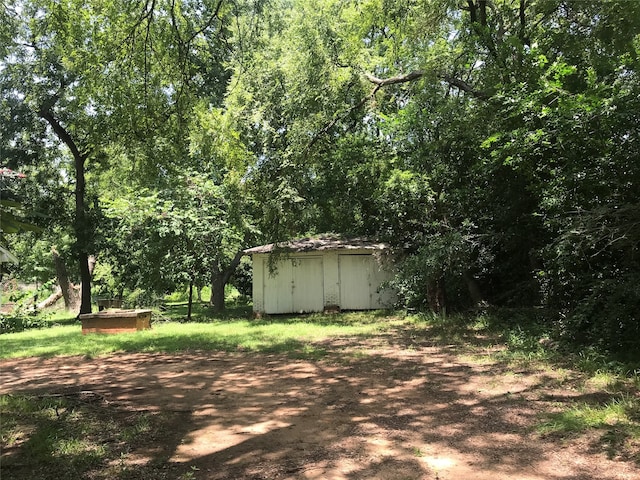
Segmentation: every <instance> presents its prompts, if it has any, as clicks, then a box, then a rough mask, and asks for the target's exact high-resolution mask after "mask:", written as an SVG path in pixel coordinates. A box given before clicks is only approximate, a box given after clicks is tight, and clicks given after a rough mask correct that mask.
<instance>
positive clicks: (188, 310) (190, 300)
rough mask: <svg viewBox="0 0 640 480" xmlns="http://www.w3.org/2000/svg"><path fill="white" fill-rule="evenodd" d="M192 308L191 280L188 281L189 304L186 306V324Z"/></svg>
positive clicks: (189, 318) (189, 319)
mask: <svg viewBox="0 0 640 480" xmlns="http://www.w3.org/2000/svg"><path fill="white" fill-rule="evenodd" d="M192 307H193V280H190V281H189V302H188V304H187V322H190V321H191V311H192Z"/></svg>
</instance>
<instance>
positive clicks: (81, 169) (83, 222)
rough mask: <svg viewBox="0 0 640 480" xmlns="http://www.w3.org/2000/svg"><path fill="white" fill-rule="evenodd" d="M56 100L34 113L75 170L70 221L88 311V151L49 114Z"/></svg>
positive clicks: (84, 308)
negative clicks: (72, 218)
mask: <svg viewBox="0 0 640 480" xmlns="http://www.w3.org/2000/svg"><path fill="white" fill-rule="evenodd" d="M58 100H59V96H57V95H56V96H53V97H52V98H50V99H48V100H47V101H46V102H45V103H44V104H43V105H42V106H41V108H40V110H39V112H38V114H39V115H40V117H41V118H43V119H45V120H46V121H47V122H48V123H49V125H50V126H51V128H52V130H53V131H54V133H55V134H56V136H57V137H58V138H59V139H60V141H62V142H63V143H64V144H65V145H66V146H67V147H68V148H69V151H70V152H71V155H72V156H73V164H74V167H75V174H76V187H75V191H74V194H75V207H76V208H75V214H76V215H75V221H74V222H73V228H74V233H75V235H76V248H77V252H78V253H77V255H78V257H77V258H78V264H79V265H78V266H79V269H80V282H81V294H80V313H81V314H82V313H91V272H90V268H89V254H88V252H87V248H88V246H89V240H90V239H91V225H90V224H89V221H88V219H87V216H86V211H85V210H86V207H85V198H84V197H85V188H86V183H85V176H84V173H85V163H86V161H87V158H88V152H81V151H80V149H79V148H78V145H77V144H76V142H75V141H74V139H73V137H72V136H71V134H70V133H69V132H68V131H67V129H65V128H64V127H63V126H62V124H61V123H60V122H59V121H58V119H57V118H56V117H55V115H54V114H53V111H52V108H53V106H54V105H55V104H56V103H57V101H58Z"/></svg>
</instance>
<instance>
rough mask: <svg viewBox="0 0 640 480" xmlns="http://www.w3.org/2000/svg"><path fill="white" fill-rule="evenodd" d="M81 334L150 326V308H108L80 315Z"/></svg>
mask: <svg viewBox="0 0 640 480" xmlns="http://www.w3.org/2000/svg"><path fill="white" fill-rule="evenodd" d="M80 321H81V322H82V334H83V335H86V334H87V333H127V332H137V331H138V330H147V329H149V328H151V310H110V311H102V312H98V313H84V314H82V315H80Z"/></svg>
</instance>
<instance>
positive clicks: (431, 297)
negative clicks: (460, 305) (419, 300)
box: [427, 275, 447, 313]
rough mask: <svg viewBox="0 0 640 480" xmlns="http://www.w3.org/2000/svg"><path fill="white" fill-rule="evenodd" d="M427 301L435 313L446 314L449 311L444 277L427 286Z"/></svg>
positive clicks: (435, 279)
mask: <svg viewBox="0 0 640 480" xmlns="http://www.w3.org/2000/svg"><path fill="white" fill-rule="evenodd" d="M427 301H428V302H429V308H430V309H431V310H432V311H433V312H434V313H445V312H446V310H447V292H446V289H445V285H444V275H441V276H440V277H438V278H434V279H431V280H430V281H429V283H428V284H427Z"/></svg>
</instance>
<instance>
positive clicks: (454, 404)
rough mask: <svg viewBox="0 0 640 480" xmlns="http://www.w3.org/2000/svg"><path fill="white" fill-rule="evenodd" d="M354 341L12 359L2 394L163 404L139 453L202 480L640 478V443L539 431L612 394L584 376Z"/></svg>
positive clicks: (139, 458) (125, 405)
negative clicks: (297, 350)
mask: <svg viewBox="0 0 640 480" xmlns="http://www.w3.org/2000/svg"><path fill="white" fill-rule="evenodd" d="M344 342H345V343H344V345H342V344H341V343H340V341H339V340H338V341H333V342H332V344H331V345H330V349H331V351H333V352H338V353H336V354H330V355H328V356H327V357H324V358H323V359H321V360H295V359H291V358H288V357H287V356H284V355H268V354H256V353H249V352H236V353H189V354H178V355H165V354H143V353H141V354H118V355H111V356H108V357H103V358H97V359H85V358H79V357H71V358H69V357H67V358H52V359H36V358H27V359H17V360H8V361H3V362H2V363H1V364H0V368H1V369H0V392H1V393H17V392H43V391H44V392H70V391H87V392H93V394H95V395H99V396H100V398H102V399H103V400H102V401H104V402H107V403H108V404H109V406H110V408H114V409H117V410H118V411H136V412H139V411H146V412H150V414H156V413H158V414H160V413H161V412H163V413H164V414H167V415H169V416H168V417H167V418H168V419H170V424H169V425H168V428H167V429H166V433H165V434H163V438H162V439H161V441H157V442H153V443H150V444H147V445H141V446H139V447H137V448H136V449H134V450H133V451H131V452H130V453H129V454H128V455H127V457H126V459H125V461H126V462H129V463H131V464H138V465H139V464H144V463H152V462H165V463H167V464H172V465H188V466H189V468H190V469H191V471H192V472H193V475H191V476H189V478H195V479H207V480H208V479H212V480H213V479H220V480H222V479H224V480H229V479H278V480H283V479H291V480H293V479H296V480H297V479H336V480H339V479H382V480H400V479H403V480H408V479H414V480H418V479H424V480H427V479H428V480H435V479H438V480H465V479H473V480H501V479H519V480H543V479H544V480H560V479H562V480H578V479H580V480H588V479H593V480H596V479H597V480H614V479H615V480H622V479H625V480H638V479H640V465H639V464H638V463H636V461H637V458H638V457H636V455H637V452H632V453H631V454H629V452H626V453H625V452H620V451H615V450H611V449H607V448H606V442H605V443H603V441H602V435H603V432H602V431H593V432H590V433H586V434H584V433H583V434H580V435H573V436H569V437H567V436H563V437H557V436H553V435H551V436H543V435H541V434H540V433H537V432H536V430H535V429H534V426H535V425H536V424H538V423H539V422H540V421H541V418H542V417H541V415H542V414H543V413H544V412H553V411H559V410H563V409H565V408H566V407H567V406H568V405H570V404H572V403H573V402H598V401H604V400H607V398H604V397H603V398H601V397H602V395H605V394H603V393H602V392H599V391H598V390H597V389H593V390H590V389H589V388H588V387H587V386H585V385H584V383H583V382H581V380H580V378H579V376H578V374H576V373H573V372H568V371H564V370H557V371H554V370H549V369H544V370H543V369H535V368H532V367H523V368H521V369H518V368H517V367H515V368H514V367H513V366H507V365H504V364H500V363H496V362H495V361H493V360H491V359H490V358H489V357H486V359H483V358H482V357H471V356H468V355H467V356H465V355H460V354H459V352H458V350H457V349H456V348H455V347H452V346H420V345H417V346H416V345H412V346H410V347H408V346H406V345H397V344H396V345H393V344H392V343H390V342H388V341H372V340H368V341H364V340H363V341H362V342H361V343H359V344H358V343H357V342H356V343H354V342H352V341H351V340H348V341H347V340H345V341H344ZM605 397H606V395H605ZM634 459H635V460H636V461H634Z"/></svg>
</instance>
